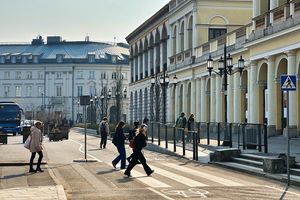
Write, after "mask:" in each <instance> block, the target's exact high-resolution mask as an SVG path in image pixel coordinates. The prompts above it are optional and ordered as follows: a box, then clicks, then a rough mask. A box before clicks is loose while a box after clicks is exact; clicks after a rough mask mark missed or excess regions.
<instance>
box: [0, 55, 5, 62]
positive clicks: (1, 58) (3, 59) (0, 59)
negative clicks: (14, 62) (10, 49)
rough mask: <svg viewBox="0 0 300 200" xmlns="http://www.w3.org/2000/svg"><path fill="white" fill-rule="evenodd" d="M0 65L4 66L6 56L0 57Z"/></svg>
mask: <svg viewBox="0 0 300 200" xmlns="http://www.w3.org/2000/svg"><path fill="white" fill-rule="evenodd" d="M0 63H1V64H4V63H5V56H0Z"/></svg>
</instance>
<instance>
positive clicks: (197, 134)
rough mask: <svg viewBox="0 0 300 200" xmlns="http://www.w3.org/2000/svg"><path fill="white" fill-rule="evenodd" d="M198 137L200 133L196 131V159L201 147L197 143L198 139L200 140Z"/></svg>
mask: <svg viewBox="0 0 300 200" xmlns="http://www.w3.org/2000/svg"><path fill="white" fill-rule="evenodd" d="M198 138H199V133H198V132H196V160H198V147H199V146H198V143H197V141H198V140H199V139H198Z"/></svg>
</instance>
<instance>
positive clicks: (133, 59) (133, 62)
mask: <svg viewBox="0 0 300 200" xmlns="http://www.w3.org/2000/svg"><path fill="white" fill-rule="evenodd" d="M135 64H136V63H135V57H133V58H132V66H133V82H135V81H136V80H135Z"/></svg>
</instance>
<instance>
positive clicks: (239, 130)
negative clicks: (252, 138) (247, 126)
mask: <svg viewBox="0 0 300 200" xmlns="http://www.w3.org/2000/svg"><path fill="white" fill-rule="evenodd" d="M237 127H238V139H237V141H238V149H240V134H241V124H240V123H239V125H238V126H237Z"/></svg>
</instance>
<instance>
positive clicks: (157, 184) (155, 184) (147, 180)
mask: <svg viewBox="0 0 300 200" xmlns="http://www.w3.org/2000/svg"><path fill="white" fill-rule="evenodd" d="M131 174H132V176H133V177H134V178H135V179H137V180H139V181H140V182H142V183H144V184H145V185H148V186H150V187H152V188H168V187H171V186H170V185H167V184H165V183H163V182H161V181H159V180H156V179H155V178H153V177H151V176H147V175H146V174H145V173H140V172H138V171H136V170H132V171H131Z"/></svg>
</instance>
